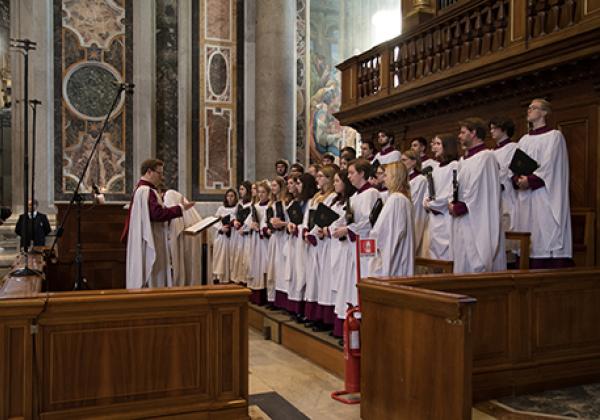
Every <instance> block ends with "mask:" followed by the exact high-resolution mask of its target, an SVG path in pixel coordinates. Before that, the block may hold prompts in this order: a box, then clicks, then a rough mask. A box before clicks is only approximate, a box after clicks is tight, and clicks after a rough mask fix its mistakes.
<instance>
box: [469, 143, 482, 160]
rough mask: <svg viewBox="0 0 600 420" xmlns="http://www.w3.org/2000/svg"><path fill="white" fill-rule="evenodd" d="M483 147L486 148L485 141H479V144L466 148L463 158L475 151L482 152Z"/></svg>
mask: <svg viewBox="0 0 600 420" xmlns="http://www.w3.org/2000/svg"><path fill="white" fill-rule="evenodd" d="M485 149H486V147H485V143H481V144H478V145H477V146H473V147H471V148H470V149H469V150H467V153H465V155H464V158H465V159H469V158H470V157H473V156H475V155H476V154H477V153H479V152H482V151H484V150H485Z"/></svg>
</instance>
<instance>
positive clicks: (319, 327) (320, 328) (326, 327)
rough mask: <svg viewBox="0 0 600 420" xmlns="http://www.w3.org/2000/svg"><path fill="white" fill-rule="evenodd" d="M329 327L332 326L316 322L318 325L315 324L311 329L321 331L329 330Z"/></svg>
mask: <svg viewBox="0 0 600 420" xmlns="http://www.w3.org/2000/svg"><path fill="white" fill-rule="evenodd" d="M331 328H332V327H331V326H330V325H326V324H318V325H315V326H314V327H313V329H312V330H313V331H314V332H323V331H329V330H331Z"/></svg>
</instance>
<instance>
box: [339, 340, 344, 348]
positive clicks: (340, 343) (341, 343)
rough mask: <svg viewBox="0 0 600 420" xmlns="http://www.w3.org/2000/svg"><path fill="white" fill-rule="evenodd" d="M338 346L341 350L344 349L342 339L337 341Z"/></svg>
mask: <svg viewBox="0 0 600 420" xmlns="http://www.w3.org/2000/svg"><path fill="white" fill-rule="evenodd" d="M338 345H339V346H340V347H342V348H343V347H344V339H343V338H340V339H339V340H338Z"/></svg>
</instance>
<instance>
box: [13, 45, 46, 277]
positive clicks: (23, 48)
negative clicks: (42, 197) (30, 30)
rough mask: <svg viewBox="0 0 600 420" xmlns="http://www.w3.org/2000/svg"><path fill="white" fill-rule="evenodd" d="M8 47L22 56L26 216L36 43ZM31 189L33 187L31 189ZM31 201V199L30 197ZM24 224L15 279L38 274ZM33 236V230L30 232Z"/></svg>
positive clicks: (24, 199) (24, 209)
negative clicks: (32, 56) (31, 62)
mask: <svg viewBox="0 0 600 420" xmlns="http://www.w3.org/2000/svg"><path fill="white" fill-rule="evenodd" d="M10 46H11V47H12V48H14V49H16V50H17V51H19V52H21V53H22V54H23V58H24V65H23V81H24V83H23V100H22V102H23V103H24V104H25V106H24V108H23V212H24V213H25V215H27V210H28V208H29V197H28V196H29V52H30V51H35V49H36V46H37V43H36V42H33V41H32V40H30V39H12V38H11V39H10ZM32 189H33V187H32ZM32 200H33V197H32ZM31 204H32V205H31V214H30V216H31V225H30V226H31V227H33V202H32V203H31ZM27 222H28V221H26V223H25V229H24V231H23V232H22V233H23V236H22V239H23V244H24V245H23V247H22V248H21V255H24V256H25V267H23V268H20V269H18V270H15V271H13V272H12V273H11V275H12V276H15V277H26V276H32V275H36V274H39V273H38V272H37V271H35V270H32V269H31V268H29V244H30V238H29V233H30V232H29V230H30V229H29V226H28V223H27ZM31 233H32V234H33V229H32V230H31Z"/></svg>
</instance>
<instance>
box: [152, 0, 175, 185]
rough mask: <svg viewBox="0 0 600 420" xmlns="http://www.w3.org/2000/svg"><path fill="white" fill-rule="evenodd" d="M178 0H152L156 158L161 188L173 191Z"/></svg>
mask: <svg viewBox="0 0 600 420" xmlns="http://www.w3.org/2000/svg"><path fill="white" fill-rule="evenodd" d="M177 8H178V0H156V156H157V157H158V158H159V159H161V160H162V161H164V162H166V163H167V165H165V185H166V186H167V187H168V188H175V189H177V186H178V172H179V159H178V154H179V148H178V140H179V139H178V137H179V136H178V126H179V118H178V114H179V109H178V108H179V96H178V88H177V86H178V83H177V75H178V63H177V53H178V45H177V32H178V23H177Z"/></svg>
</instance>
